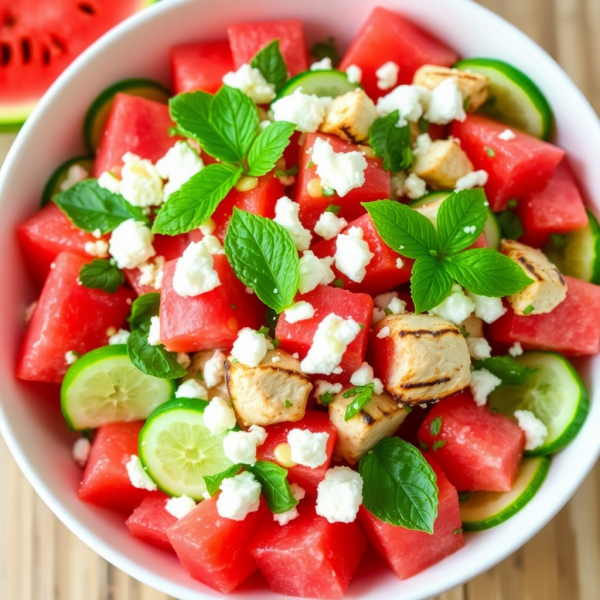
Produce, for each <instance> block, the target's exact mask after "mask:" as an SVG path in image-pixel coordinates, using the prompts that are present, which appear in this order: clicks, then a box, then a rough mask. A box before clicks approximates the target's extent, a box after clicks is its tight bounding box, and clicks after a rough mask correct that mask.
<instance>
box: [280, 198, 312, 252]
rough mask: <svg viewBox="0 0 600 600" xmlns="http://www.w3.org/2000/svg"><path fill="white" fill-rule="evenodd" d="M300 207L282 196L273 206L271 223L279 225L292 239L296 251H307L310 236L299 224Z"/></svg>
mask: <svg viewBox="0 0 600 600" xmlns="http://www.w3.org/2000/svg"><path fill="white" fill-rule="evenodd" d="M299 211H300V205H299V204H298V203H297V202H293V201H292V200H290V199H289V198H288V197H287V196H283V197H282V198H279V200H277V204H275V218H274V219H273V221H275V223H278V224H279V225H281V226H282V227H283V228H284V229H285V230H286V231H287V232H288V233H289V234H290V237H291V238H292V241H293V242H294V245H295V246H296V249H297V250H300V251H303V250H308V248H309V247H310V241H311V240H312V234H311V233H310V231H309V230H308V229H305V227H304V226H303V225H302V223H301V222H300V218H299V217H298V214H299Z"/></svg>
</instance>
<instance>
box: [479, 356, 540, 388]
mask: <svg viewBox="0 0 600 600" xmlns="http://www.w3.org/2000/svg"><path fill="white" fill-rule="evenodd" d="M474 365H475V368H476V369H487V370H488V371H489V372H490V373H492V374H494V375H495V376H496V377H498V378H499V379H501V380H502V383H505V384H507V385H522V384H524V383H525V382H526V381H527V380H528V379H529V377H531V375H533V374H534V373H535V372H536V371H537V369H536V368H534V367H527V366H523V365H522V364H520V363H519V362H518V361H516V360H515V359H514V358H513V357H512V356H509V355H505V356H492V357H491V358H483V359H481V360H476V361H475V363H474Z"/></svg>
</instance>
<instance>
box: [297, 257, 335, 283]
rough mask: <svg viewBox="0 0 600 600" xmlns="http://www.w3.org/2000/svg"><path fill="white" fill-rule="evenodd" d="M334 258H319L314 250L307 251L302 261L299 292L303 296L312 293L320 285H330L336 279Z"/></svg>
mask: <svg viewBox="0 0 600 600" xmlns="http://www.w3.org/2000/svg"><path fill="white" fill-rule="evenodd" d="M333 261H334V258H333V257H332V256H331V257H327V258H317V257H316V256H315V255H314V253H313V251H312V250H306V251H305V252H304V254H303V255H302V258H301V259H300V277H299V279H298V291H299V292H300V293H301V294H307V293H308V292H312V291H313V290H314V289H315V288H316V287H317V286H318V285H320V284H322V285H328V284H330V283H331V282H332V281H333V280H334V279H335V274H334V272H333V271H332V270H331V265H332V264H333Z"/></svg>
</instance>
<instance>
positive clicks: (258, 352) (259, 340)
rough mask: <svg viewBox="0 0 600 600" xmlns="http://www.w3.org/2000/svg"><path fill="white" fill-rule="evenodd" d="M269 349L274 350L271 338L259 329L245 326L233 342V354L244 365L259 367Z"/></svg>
mask: <svg viewBox="0 0 600 600" xmlns="http://www.w3.org/2000/svg"><path fill="white" fill-rule="evenodd" d="M269 350H273V344H272V343H271V341H270V340H268V339H267V338H266V337H265V336H264V335H262V334H261V333H258V331H254V329H250V327H244V328H243V329H241V330H240V331H239V333H238V336H237V338H236V340H235V342H233V348H232V349H231V356H233V358H237V360H239V361H240V362H241V363H242V364H243V365H246V366H248V367H257V366H258V365H259V364H260V363H261V361H262V360H263V358H264V357H265V356H266V354H267V352H268V351H269Z"/></svg>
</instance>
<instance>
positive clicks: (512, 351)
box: [508, 342, 523, 358]
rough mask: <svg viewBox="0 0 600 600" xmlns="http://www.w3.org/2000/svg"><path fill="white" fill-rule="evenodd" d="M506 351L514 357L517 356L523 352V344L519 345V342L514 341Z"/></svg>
mask: <svg viewBox="0 0 600 600" xmlns="http://www.w3.org/2000/svg"><path fill="white" fill-rule="evenodd" d="M508 353H509V354H510V355H511V356H513V357H514V358H516V357H517V356H521V354H523V346H521V342H515V343H514V344H513V345H512V346H511V347H510V348H509V349H508Z"/></svg>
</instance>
